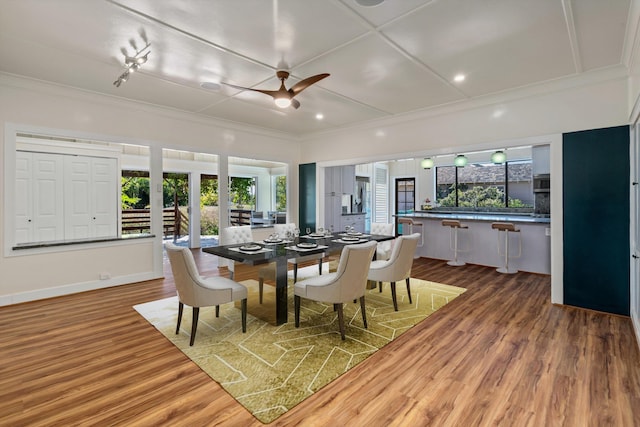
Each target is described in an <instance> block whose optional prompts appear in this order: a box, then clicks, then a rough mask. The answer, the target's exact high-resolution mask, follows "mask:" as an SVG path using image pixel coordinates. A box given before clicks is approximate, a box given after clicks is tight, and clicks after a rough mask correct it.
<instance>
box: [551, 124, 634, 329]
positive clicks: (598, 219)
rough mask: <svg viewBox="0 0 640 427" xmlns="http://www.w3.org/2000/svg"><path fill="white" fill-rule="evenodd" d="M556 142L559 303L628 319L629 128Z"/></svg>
mask: <svg viewBox="0 0 640 427" xmlns="http://www.w3.org/2000/svg"><path fill="white" fill-rule="evenodd" d="M562 139H563V144H562V171H563V172H562V180H563V192H562V194H563V212H564V213H563V218H562V221H563V227H564V235H563V243H564V254H563V255H564V277H563V279H564V303H565V304H567V305H572V306H577V307H583V308H588V309H593V310H598V311H604V312H608V313H616V314H622V315H627V316H628V315H629V301H630V297H629V292H630V291H629V289H630V288H629V286H630V272H629V270H630V254H631V252H630V243H629V229H630V228H629V227H630V224H629V221H630V219H629V203H630V201H629V185H630V166H629V163H630V158H629V144H630V142H629V141H630V140H629V127H628V126H618V127H611V128H605V129H594V130H587V131H581V132H572V133H567V134H564V135H563V138H562ZM551 179H553V176H551Z"/></svg>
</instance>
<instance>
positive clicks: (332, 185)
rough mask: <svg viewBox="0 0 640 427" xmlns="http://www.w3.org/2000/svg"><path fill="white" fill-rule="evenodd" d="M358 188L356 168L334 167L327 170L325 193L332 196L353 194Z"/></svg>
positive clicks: (325, 174)
mask: <svg viewBox="0 0 640 427" xmlns="http://www.w3.org/2000/svg"><path fill="white" fill-rule="evenodd" d="M355 188H356V167H355V166H333V167H329V168H326V169H325V173H324V193H325V195H327V194H330V195H332V196H340V195H342V194H353V192H354V191H355Z"/></svg>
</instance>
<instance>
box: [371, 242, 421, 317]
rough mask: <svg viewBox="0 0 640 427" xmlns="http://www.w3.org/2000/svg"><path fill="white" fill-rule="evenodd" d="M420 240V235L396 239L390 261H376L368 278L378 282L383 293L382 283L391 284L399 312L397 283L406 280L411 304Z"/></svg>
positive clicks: (394, 301)
mask: <svg viewBox="0 0 640 427" xmlns="http://www.w3.org/2000/svg"><path fill="white" fill-rule="evenodd" d="M418 240H420V233H413V234H409V235H403V236H400V237H398V238H397V239H396V242H395V244H394V246H393V250H392V251H391V256H390V257H389V259H388V260H379V261H378V260H376V261H373V262H372V263H371V267H370V268H369V274H368V276H367V278H368V279H369V280H373V281H375V282H378V286H379V288H380V292H382V282H389V283H390V284H391V298H392V299H393V308H394V309H395V311H398V300H397V297H396V282H399V281H400V280H405V281H406V282H407V293H408V294H409V303H412V301H411V286H410V277H411V267H412V266H413V256H414V254H415V252H416V248H417V246H418Z"/></svg>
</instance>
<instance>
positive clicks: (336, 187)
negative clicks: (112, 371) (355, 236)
mask: <svg viewBox="0 0 640 427" xmlns="http://www.w3.org/2000/svg"><path fill="white" fill-rule="evenodd" d="M355 188H356V167H355V166H334V167H329V168H326V169H325V172H324V227H325V228H328V229H331V227H333V229H334V230H336V231H337V230H342V229H344V226H343V225H342V195H343V194H351V195H352V194H353V193H354V191H355ZM363 231H364V225H363Z"/></svg>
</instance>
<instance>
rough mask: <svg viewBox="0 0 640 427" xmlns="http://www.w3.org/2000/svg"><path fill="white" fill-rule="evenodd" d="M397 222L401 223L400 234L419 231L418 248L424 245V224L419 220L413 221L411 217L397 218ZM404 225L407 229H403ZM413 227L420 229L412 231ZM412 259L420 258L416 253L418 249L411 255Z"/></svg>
mask: <svg viewBox="0 0 640 427" xmlns="http://www.w3.org/2000/svg"><path fill="white" fill-rule="evenodd" d="M398 224H402V234H405V235H408V234H413V233H420V242H419V243H418V246H417V247H419V248H421V247H423V246H424V233H423V230H424V224H422V223H421V222H415V221H414V220H413V219H412V218H404V217H403V218H398ZM405 227H407V229H408V230H407V229H405ZM414 227H419V228H420V230H419V231H414ZM407 231H408V232H407ZM413 258H414V259H417V258H420V255H418V251H416V254H415V255H414V256H413Z"/></svg>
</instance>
